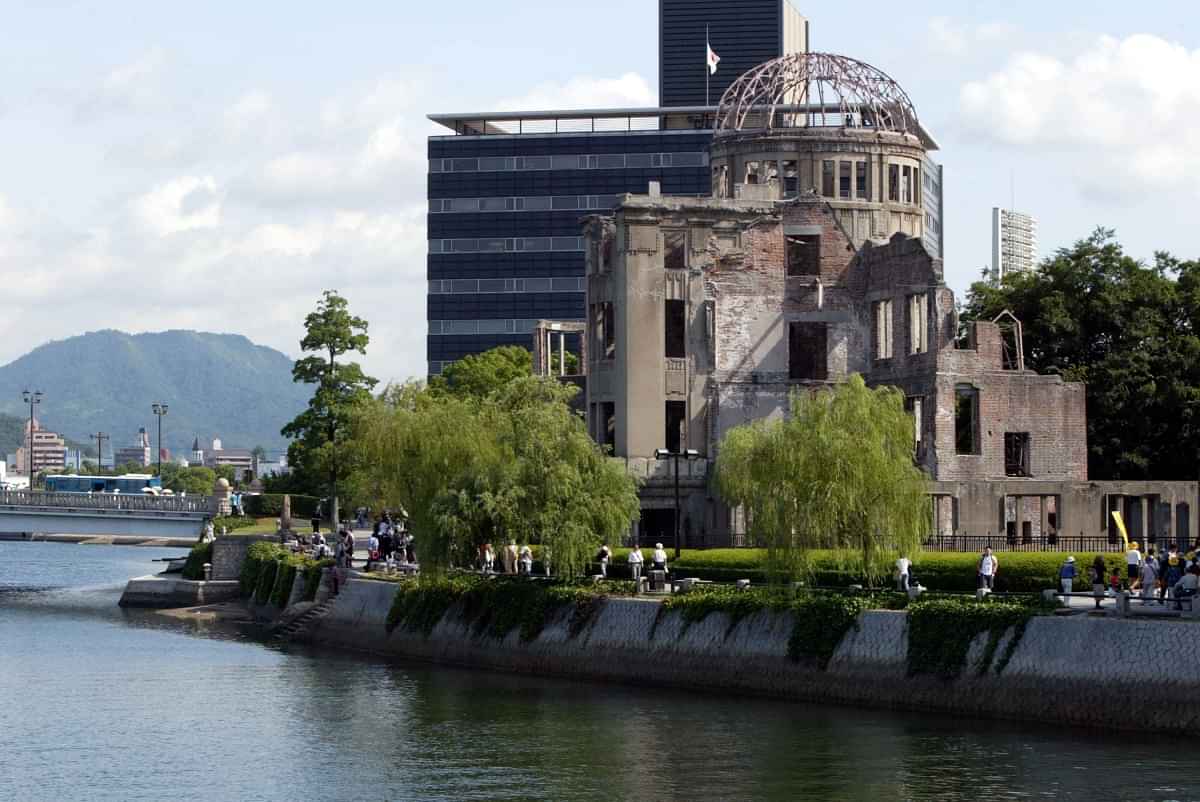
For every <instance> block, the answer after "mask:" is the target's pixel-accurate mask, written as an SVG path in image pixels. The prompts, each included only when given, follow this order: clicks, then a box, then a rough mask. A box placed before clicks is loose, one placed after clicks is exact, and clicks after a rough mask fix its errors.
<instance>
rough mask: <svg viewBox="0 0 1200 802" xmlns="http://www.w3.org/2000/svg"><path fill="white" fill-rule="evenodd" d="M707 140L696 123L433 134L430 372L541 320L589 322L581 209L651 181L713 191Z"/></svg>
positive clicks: (517, 337)
mask: <svg viewBox="0 0 1200 802" xmlns="http://www.w3.org/2000/svg"><path fill="white" fill-rule="evenodd" d="M710 141H711V133H710V132H708V131H692V130H685V131H660V130H652V131H642V132H619V133H597V134H547V135H534V134H526V135H516V136H507V135H493V136H445V137H431V138H430V139H429V159H430V172H429V191H428V196H429V204H430V212H429V215H428V230H429V234H428V236H429V256H428V278H429V281H430V290H429V293H428V295H427V299H428V300H427V311H428V319H429V335H428V347H427V353H428V360H429V368H430V372H432V373H437V372H440V370H441V366H442V364H443V363H445V362H449V361H453V360H455V359H459V358H461V357H463V356H466V355H468V354H474V353H479V352H480V351H485V350H487V349H489V348H493V347H495V346H497V345H508V344H517V345H523V346H529V345H530V330H531V328H532V322H533V321H536V320H538V319H542V318H553V319H560V320H561V319H566V320H582V319H583V318H584V314H585V311H584V305H585V300H584V293H583V291H582V289H583V288H582V284H581V283H580V281H578V280H580V279H582V278H583V273H584V259H583V252H582V250H581V247H582V245H581V244H578V243H577V239H578V237H579V236H580V230H581V226H580V219H581V218H582V217H584V216H585V215H587V214H592V213H595V212H598V211H602V210H603V209H606V208H609V207H610V206H611V204H612V200H613V196H615V195H618V194H620V193H625V192H637V193H645V192H646V190H647V188H648V186H649V184H650V182H651V181H658V182H660V183H661V186H662V191H663V193H665V194H675V195H707V194H708V193H709V191H710V183H711V180H710V177H709V168H708V148H709V144H710ZM542 157H551V158H550V159H549V160H546V159H544V158H542ZM592 157H595V158H592ZM613 165H623V166H620V167H617V166H613ZM447 199H450V200H449V202H447ZM476 209H489V211H475V210H476ZM492 209H504V211H490V210H492ZM435 210H436V211H435ZM529 279H532V281H528V280H529ZM546 279H548V280H549V281H545V280H546ZM530 290H534V291H530ZM545 290H550V291H545Z"/></svg>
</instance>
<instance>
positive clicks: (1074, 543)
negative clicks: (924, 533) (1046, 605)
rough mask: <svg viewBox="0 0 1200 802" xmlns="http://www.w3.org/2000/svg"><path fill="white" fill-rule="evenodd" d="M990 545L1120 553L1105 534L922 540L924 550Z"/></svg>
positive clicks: (995, 548)
mask: <svg viewBox="0 0 1200 802" xmlns="http://www.w3.org/2000/svg"><path fill="white" fill-rule="evenodd" d="M986 546H991V547H992V550H993V551H1028V552H1037V551H1078V552H1093V553H1098V554H1104V553H1106V552H1119V551H1124V550H1125V546H1124V544H1122V543H1121V541H1120V540H1117V539H1112V538H1109V537H1108V536H1107V535H1049V536H1047V537H1044V538H1043V537H1038V538H1033V539H1031V540H1026V539H1024V538H1016V539H1010V538H1008V537H1005V536H1004V535H1000V536H998V537H997V536H995V535H963V534H954V535H945V536H935V537H932V538H930V539H929V540H927V541H925V544H924V546H923V548H924V549H925V551H966V552H972V551H983V549H984V548H985V547H986Z"/></svg>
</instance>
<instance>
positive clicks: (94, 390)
mask: <svg viewBox="0 0 1200 802" xmlns="http://www.w3.org/2000/svg"><path fill="white" fill-rule="evenodd" d="M25 388H33V389H38V390H41V391H42V392H43V393H44V396H43V398H42V402H41V404H39V405H38V407H37V409H36V411H35V414H36V416H37V418H38V420H39V421H40V422H41V424H42V425H43V426H44V427H46V428H48V429H51V430H54V431H57V432H59V433H60V434H63V435H64V436H66V437H68V438H69V439H72V440H75V441H78V442H80V443H85V444H86V443H89V442H91V441H90V440H89V435H91V434H94V433H96V432H99V431H102V432H104V433H106V434H108V435H110V436H111V437H112V440H111V441H108V442H106V443H105V454H106V459H107V454H108V451H109V449H110V448H121V447H123V446H128V445H131V444H132V443H133V442H134V440H135V438H136V436H137V431H138V429H139V428H142V427H144V428H145V429H146V431H147V432H149V433H150V438H151V445H152V446H154V445H157V442H158V440H157V438H158V430H157V428H156V427H157V423H156V421H155V417H154V414H153V413H152V412H151V410H150V405H151V404H152V403H153V402H155V401H162V402H164V403H166V404H167V405H168V412H167V416H166V417H165V418H163V445H165V446H166V447H167V448H169V449H170V450H171V452H172V454H173V455H177V456H185V457H186V456H187V455H188V454H189V453H190V452H191V447H192V440H193V439H194V438H195V437H199V438H200V442H201V444H202V445H203V446H204V448H205V450H208V447H209V446H210V445H211V443H212V440H213V438H214V437H217V438H220V439H221V442H222V444H223V445H224V447H225V448H253V447H254V446H259V445H261V446H263V447H264V448H266V449H267V451H268V452H269V453H271V454H272V455H274V454H275V453H278V452H280V451H283V450H284V449H286V448H287V441H286V440H285V439H284V438H283V437H282V436H281V435H280V434H279V430H280V429H281V428H282V427H283V426H284V424H286V423H287V422H288V421H290V420H291V419H292V418H294V417H295V416H296V414H297V413H298V412H299V411H300V410H301V409H303V408H304V405H305V404H306V403H308V398H309V396H310V394H311V392H310V389H309V388H308V387H307V386H305V385H300V384H295V383H293V382H292V360H291V359H290V358H289V357H288V356H287V355H285V354H283V353H281V352H279V351H276V350H274V349H272V348H266V347H263V346H261V345H255V344H254V343H252V342H250V340H248V339H246V338H245V337H242V336H240V335H236V334H209V333H205V332H197V331H164V332H157V333H153V334H126V333H125V332H121V331H113V330H111V329H109V330H105V331H95V332H89V333H87V334H83V335H80V336H78V337H70V338H68V339H65V340H56V341H53V342H49V343H46V344H45V345H42V346H39V347H38V348H35V349H34V350H33V351H30V352H29V353H28V354H26V355H25V356H23V357H21V358H19V359H17V360H15V361H13V362H10V363H9V364H7V365H4V366H3V367H0V448H3V449H4V453H9V452H11V451H13V450H15V448H16V446H17V444H18V443H19V442H20V440H21V436H22V431H23V429H22V428H21V427H22V425H23V424H22V421H24V420H28V418H29V407H28V406H25V405H23V404H22V402H21V391H22V390H24V389H25ZM6 415H9V416H12V417H13V418H14V419H15V423H14V421H12V420H6V419H5V416H6ZM14 435H15V436H14ZM9 440H12V442H8V441H9ZM0 459H3V457H2V456H0Z"/></svg>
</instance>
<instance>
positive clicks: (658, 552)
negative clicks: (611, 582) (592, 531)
mask: <svg viewBox="0 0 1200 802" xmlns="http://www.w3.org/2000/svg"><path fill="white" fill-rule="evenodd" d="M605 548H608V547H607V546H605ZM652 560H653V562H651V563H650V570H652V571H666V570H667V552H666V550H665V549H663V544H661V543H655V544H654V554H653V556H652ZM645 564H646V557H645V555H643V554H642V547H641V546H639V545H636V544H635V545H634V547H633V548H632V549H630V550H629V573H630V574H631V575H632V577H633V581H634V582H637V581H639V580H640V579H641V578H642V566H643V565H645ZM605 575H606V576H607V573H606V574H605Z"/></svg>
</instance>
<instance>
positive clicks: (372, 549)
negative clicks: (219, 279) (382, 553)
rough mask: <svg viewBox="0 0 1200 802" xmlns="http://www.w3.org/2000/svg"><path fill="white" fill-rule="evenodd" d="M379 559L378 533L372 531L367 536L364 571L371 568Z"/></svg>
mask: <svg viewBox="0 0 1200 802" xmlns="http://www.w3.org/2000/svg"><path fill="white" fill-rule="evenodd" d="M378 560H379V535H377V534H375V533H374V532H372V533H371V536H370V537H369V538H367V567H366V568H365V569H364V570H366V571H370V570H371V566H372V565H374V564H375V562H376V561H378Z"/></svg>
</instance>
